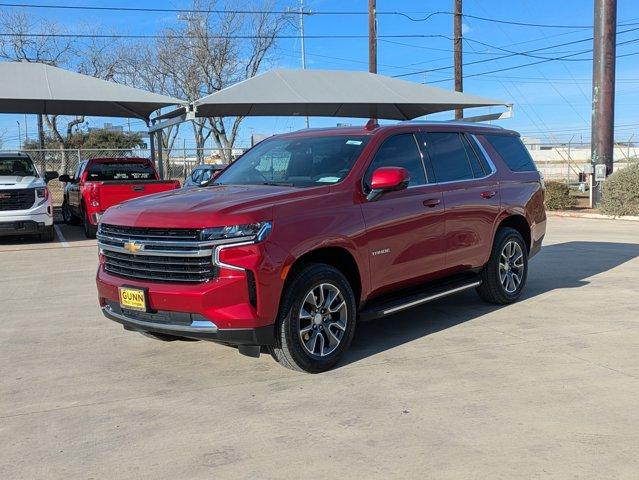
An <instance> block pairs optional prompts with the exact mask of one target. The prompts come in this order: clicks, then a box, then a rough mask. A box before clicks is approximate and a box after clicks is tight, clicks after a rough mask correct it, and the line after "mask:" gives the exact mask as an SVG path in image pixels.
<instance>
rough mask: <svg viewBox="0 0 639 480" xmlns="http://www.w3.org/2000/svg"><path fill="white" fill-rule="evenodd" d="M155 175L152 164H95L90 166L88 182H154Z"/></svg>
mask: <svg viewBox="0 0 639 480" xmlns="http://www.w3.org/2000/svg"><path fill="white" fill-rule="evenodd" d="M153 179H155V174H154V171H153V167H152V166H151V164H150V163H123V162H113V163H93V164H91V165H90V166H89V173H88V175H87V181H89V182H108V181H111V180H153Z"/></svg>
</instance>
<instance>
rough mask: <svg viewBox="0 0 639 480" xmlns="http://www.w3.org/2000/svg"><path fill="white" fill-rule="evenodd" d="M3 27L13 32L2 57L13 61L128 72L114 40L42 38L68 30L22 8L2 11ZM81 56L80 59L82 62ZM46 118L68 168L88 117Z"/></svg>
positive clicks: (113, 75)
mask: <svg viewBox="0 0 639 480" xmlns="http://www.w3.org/2000/svg"><path fill="white" fill-rule="evenodd" d="M0 28H1V29H2V30H3V31H4V32H6V33H9V34H10V35H5V36H3V37H0V58H3V59H5V60H12V61H25V62H39V63H46V64H48V65H54V66H60V67H65V68H69V69H75V70H76V71H78V72H80V73H85V74H87V75H92V76H94V77H98V78H103V79H107V80H117V77H118V76H123V75H124V74H125V69H124V65H126V58H124V56H123V52H125V51H126V50H125V49H119V48H115V47H116V45H114V43H113V42H112V41H110V42H108V43H107V42H100V41H95V40H94V41H90V42H89V43H82V42H80V41H78V40H77V39H65V38H64V37H52V36H46V37H44V36H43V37H39V36H33V35H30V34H31V33H33V32H36V33H47V34H51V33H54V34H55V33H64V32H63V30H62V29H61V28H60V27H59V26H58V25H57V24H55V23H53V22H49V21H47V20H44V19H40V18H37V17H33V16H28V15H26V14H25V13H23V12H21V11H7V12H1V13H0ZM78 59H79V61H78ZM43 117H44V121H45V123H46V125H47V128H48V129H49V131H50V133H51V137H52V138H54V139H55V140H56V141H57V142H58V144H59V146H60V150H61V151H62V164H61V167H60V170H61V172H62V173H66V172H67V170H68V168H69V167H68V156H67V154H66V152H65V150H66V149H67V148H68V147H69V145H70V142H71V139H72V137H73V134H74V132H75V131H76V130H77V129H78V128H80V126H81V125H83V124H84V122H85V118H84V116H66V115H65V116H61V115H43Z"/></svg>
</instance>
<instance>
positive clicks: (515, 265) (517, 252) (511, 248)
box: [499, 240, 526, 293]
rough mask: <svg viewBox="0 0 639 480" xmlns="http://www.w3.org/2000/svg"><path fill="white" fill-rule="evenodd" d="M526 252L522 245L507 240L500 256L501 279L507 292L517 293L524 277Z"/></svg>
mask: <svg viewBox="0 0 639 480" xmlns="http://www.w3.org/2000/svg"><path fill="white" fill-rule="evenodd" d="M525 268H526V267H525V264H524V252H523V250H522V248H521V245H520V244H519V243H518V242H516V241H514V240H510V241H508V242H506V245H504V248H503V249H502V251H501V255H500V257H499V281H500V282H501V286H502V287H503V289H504V290H505V291H506V293H515V292H516V291H517V288H519V285H521V281H522V279H523V278H524V269H525Z"/></svg>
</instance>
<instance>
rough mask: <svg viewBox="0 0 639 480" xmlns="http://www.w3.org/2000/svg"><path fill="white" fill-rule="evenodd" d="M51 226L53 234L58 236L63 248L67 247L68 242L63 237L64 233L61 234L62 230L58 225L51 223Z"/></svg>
mask: <svg viewBox="0 0 639 480" xmlns="http://www.w3.org/2000/svg"><path fill="white" fill-rule="evenodd" d="M53 228H54V229H55V234H56V235H57V236H58V241H59V242H60V244H62V246H63V247H64V248H68V246H69V244H68V243H67V240H66V238H64V235H62V230H60V227H59V226H57V225H53Z"/></svg>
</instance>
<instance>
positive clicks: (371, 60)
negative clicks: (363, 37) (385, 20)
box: [368, 0, 377, 73]
mask: <svg viewBox="0 0 639 480" xmlns="http://www.w3.org/2000/svg"><path fill="white" fill-rule="evenodd" d="M375 3H376V0H368V71H369V72H371V73H377V19H376V9H377V7H376V5H375Z"/></svg>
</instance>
